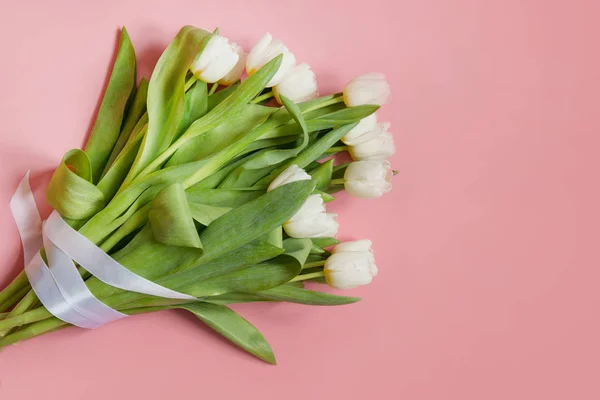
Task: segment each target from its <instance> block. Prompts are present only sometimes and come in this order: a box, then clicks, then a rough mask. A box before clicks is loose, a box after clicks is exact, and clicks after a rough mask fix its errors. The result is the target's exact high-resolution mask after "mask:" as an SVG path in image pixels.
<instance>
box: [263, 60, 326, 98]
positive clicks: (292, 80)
mask: <svg viewBox="0 0 600 400" xmlns="http://www.w3.org/2000/svg"><path fill="white" fill-rule="evenodd" d="M273 93H274V94H275V99H277V102H278V103H279V104H283V103H282V102H281V98H280V95H284V96H285V97H287V98H288V99H290V100H291V101H293V102H294V103H299V102H301V101H307V100H312V99H316V98H317V97H318V96H319V92H318V89H317V77H316V75H315V73H314V72H313V71H311V69H310V67H309V66H308V65H307V64H300V65H297V66H295V67H293V68H292V69H291V70H290V71H289V72H288V73H287V74H286V75H285V76H284V77H283V79H282V80H281V82H279V83H278V84H277V85H275V86H273Z"/></svg>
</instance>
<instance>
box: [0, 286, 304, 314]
mask: <svg viewBox="0 0 600 400" xmlns="http://www.w3.org/2000/svg"><path fill="white" fill-rule="evenodd" d="M298 283H302V282H298ZM204 301H205V302H209V303H214V304H223V305H227V304H238V303H254V302H265V301H273V300H269V299H266V298H264V297H261V296H258V295H256V294H252V293H227V294H220V295H218V296H210V297H206V298H205V299H204ZM1 319H2V316H1V314H0V320H1Z"/></svg>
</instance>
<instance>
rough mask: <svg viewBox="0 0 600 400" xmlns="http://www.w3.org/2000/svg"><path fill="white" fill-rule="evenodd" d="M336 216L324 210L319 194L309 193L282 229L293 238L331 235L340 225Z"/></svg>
mask: <svg viewBox="0 0 600 400" xmlns="http://www.w3.org/2000/svg"><path fill="white" fill-rule="evenodd" d="M336 218H337V214H332V213H326V212H325V204H323V198H322V197H321V195H319V194H311V195H310V196H308V199H306V202H305V203H304V204H303V205H302V207H300V209H299V210H298V211H297V212H296V214H294V216H293V217H292V218H290V220H289V221H287V222H286V223H284V224H283V229H284V230H285V232H286V233H287V234H288V235H289V236H291V237H295V238H315V237H332V236H335V235H336V234H337V230H338V228H339V226H340V225H339V223H338V222H337V221H336Z"/></svg>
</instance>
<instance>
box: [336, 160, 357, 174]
mask: <svg viewBox="0 0 600 400" xmlns="http://www.w3.org/2000/svg"><path fill="white" fill-rule="evenodd" d="M350 164H352V163H351V162H349V163H344V164H340V165H336V166H335V167H333V173H334V174H335V173H336V172H338V171H341V170H343V169H346V168H348V165H350Z"/></svg>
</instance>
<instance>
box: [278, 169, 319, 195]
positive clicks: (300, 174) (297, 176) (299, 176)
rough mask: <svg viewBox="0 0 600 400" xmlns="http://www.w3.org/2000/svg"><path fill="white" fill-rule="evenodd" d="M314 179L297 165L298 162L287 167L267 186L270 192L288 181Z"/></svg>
mask: <svg viewBox="0 0 600 400" xmlns="http://www.w3.org/2000/svg"><path fill="white" fill-rule="evenodd" d="M310 179H312V177H311V176H310V175H309V174H307V173H306V171H305V170H303V169H302V168H300V167H299V166H297V165H296V164H292V165H290V166H289V167H287V168H286V169H285V170H284V171H283V172H282V173H281V174H279V175H278V176H277V178H275V179H273V182H271V184H270V185H269V187H268V188H267V192H270V191H271V190H273V189H276V188H278V187H279V186H283V185H286V184H288V183H292V182H296V181H307V180H310Z"/></svg>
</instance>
